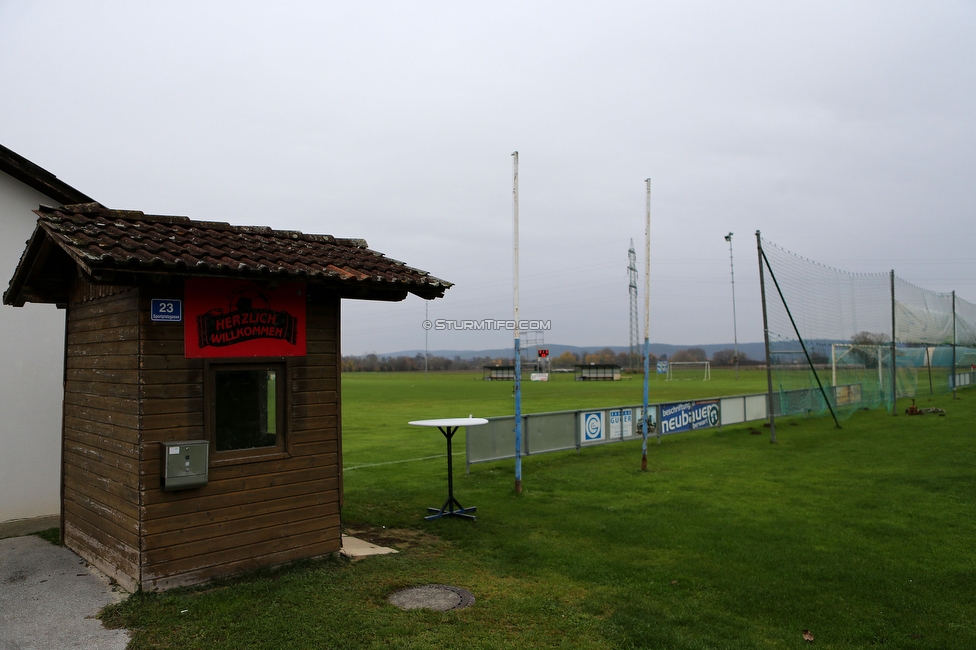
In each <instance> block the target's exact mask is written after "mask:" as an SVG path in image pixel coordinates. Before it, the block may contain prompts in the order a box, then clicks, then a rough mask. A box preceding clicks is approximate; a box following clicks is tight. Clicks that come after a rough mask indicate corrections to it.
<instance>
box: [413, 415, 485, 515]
mask: <svg viewBox="0 0 976 650" xmlns="http://www.w3.org/2000/svg"><path fill="white" fill-rule="evenodd" d="M410 424H412V425H413V426H415V427H437V428H438V429H440V431H441V433H443V434H444V437H445V438H447V501H445V502H444V505H442V506H441V507H440V508H427V512H432V513H434V514H432V515H429V516H427V517H424V519H426V520H427V521H430V520H431V519H440V518H441V517H461V518H462V519H471V520H472V521H474V520H475V519H476V517H475V516H474V515H472V514H469V513H472V512H474V511H475V510H477V508H475V507H473V506H472V507H471V508H465V507H464V506H462V505H461V504H460V503H458V500H457V499H455V498H454V466H453V464H452V459H453V456H452V454H451V438H453V437H454V434H455V433H457V430H458V429H460V428H461V427H476V426H478V425H481V424H488V420H486V419H484V418H472V417H467V418H444V419H441V420H414V421H413V422H410ZM455 506H457V508H455Z"/></svg>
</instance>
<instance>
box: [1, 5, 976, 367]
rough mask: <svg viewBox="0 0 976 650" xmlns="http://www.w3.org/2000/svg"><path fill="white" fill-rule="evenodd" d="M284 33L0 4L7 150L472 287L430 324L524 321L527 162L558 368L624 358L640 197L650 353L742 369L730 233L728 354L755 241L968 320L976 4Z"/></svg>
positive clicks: (182, 208) (160, 209)
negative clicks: (563, 351)
mask: <svg viewBox="0 0 976 650" xmlns="http://www.w3.org/2000/svg"><path fill="white" fill-rule="evenodd" d="M268 5H270V3H249V2H200V1H195V2H178V1H167V2H138V3H136V2H86V1H84V0H72V1H70V2H68V1H43V0H29V1H28V0H23V1H11V0H0V100H2V101H0V143H2V144H4V145H5V146H7V147H9V148H11V149H13V150H14V151H16V152H18V153H20V154H21V155H23V156H25V157H27V158H28V159H30V160H32V161H33V162H35V163H37V164H39V165H41V166H42V167H44V168H46V169H48V170H49V171H51V172H53V173H55V174H57V175H58V177H59V178H61V179H62V180H64V181H65V182H67V183H69V184H71V185H73V186H75V187H76V188H78V189H79V190H81V191H83V192H85V193H87V194H88V195H90V196H93V197H95V198H96V199H98V200H99V201H101V202H102V203H104V204H106V205H108V206H109V207H113V208H128V209H137V210H143V211H144V212H147V213H157V214H179V215H186V216H189V217H191V218H194V219H204V220H218V221H229V222H231V223H235V224H250V225H269V226H272V227H275V228H287V229H298V230H302V231H305V232H311V233H328V234H333V235H336V236H341V237H362V238H365V239H366V240H367V241H368V242H369V244H370V246H371V247H372V248H374V249H376V250H379V251H382V252H383V253H385V254H387V255H388V256H390V257H393V258H396V259H400V260H403V261H405V262H407V263H408V264H410V265H412V266H416V267H419V268H422V269H425V270H428V271H430V272H431V273H433V274H434V275H436V276H438V277H441V278H444V279H447V280H450V281H451V282H454V283H456V286H455V287H454V288H452V289H451V290H449V291H448V293H447V297H446V298H445V299H444V300H437V301H434V302H432V303H431V304H430V305H429V308H430V316H431V318H432V319H436V318H443V319H483V318H506V317H510V314H511V309H512V254H511V246H512V205H511V203H512V201H511V198H512V178H511V174H512V158H511V156H510V154H511V153H512V152H513V151H515V150H518V151H519V155H520V190H521V195H520V196H521V206H520V213H521V223H520V226H521V235H522V237H521V250H522V256H521V266H522V282H521V287H522V315H523V316H524V317H526V318H535V319H545V320H550V321H551V324H552V329H551V331H549V332H547V333H546V340H547V342H550V343H563V344H571V345H587V346H594V345H611V344H612V345H626V344H627V341H628V294H627V275H626V266H627V248H628V246H629V243H630V239H631V238H633V239H634V241H635V244H636V246H637V249H638V251H639V252H641V257H640V259H639V261H638V266H639V268H640V269H641V270H642V271H643V255H642V250H643V235H644V225H643V224H644V198H645V194H644V188H645V186H644V179H645V178H647V177H651V178H652V179H653V180H652V188H653V198H652V216H651V218H652V224H651V237H652V246H653V251H652V255H651V294H650V295H651V305H652V322H651V329H650V338H651V340H652V341H654V342H665V343H675V344H697V343H723V342H731V340H732V304H731V288H730V284H729V250H728V245H727V244H726V242H725V240H724V239H723V236H724V235H725V234H726V233H728V232H729V231H733V232H734V233H735V236H734V239H733V243H734V246H735V249H734V250H735V262H736V303H737V312H738V332H739V340H740V341H758V340H761V338H762V329H761V322H762V320H761V312H760V303H759V296H758V265H757V262H756V246H755V237H754V232H755V231H756V230H757V229H760V230H762V232H763V236H764V237H765V238H767V239H769V240H771V241H773V242H776V243H777V244H779V245H781V246H783V247H785V248H787V249H790V250H792V251H794V252H796V253H799V254H801V255H803V256H804V257H808V258H811V259H814V260H817V261H819V262H822V263H824V264H827V265H831V266H835V267H839V268H842V269H847V270H852V271H887V270H889V269H892V268H893V269H895V271H896V273H898V275H899V276H901V277H903V278H905V279H906V280H909V281H911V282H914V283H915V284H918V285H921V286H923V287H926V288H929V289H933V290H936V291H950V290H953V289H955V290H956V291H957V292H958V294H959V295H960V296H961V297H963V298H965V299H967V300H969V301H973V302H976V277H974V273H973V271H974V268H976V265H974V263H976V219H974V209H973V208H974V205H976V201H974V199H976V183H974V180H973V172H974V169H976V146H974V145H976V137H974V136H976V121H974V116H976V38H974V36H973V35H974V34H976V4H974V3H973V2H972V1H945V2H924V3H923V2H898V1H892V0H884V1H864V2H851V1H850V0H846V1H843V2H830V1H821V2H816V3H812V2H783V1H782V0H776V1H772V2H741V3H729V2H694V1H692V2H681V3H655V2H600V3H595V2H592V3H580V2H565V1H564V2H548V3H543V2H497V1H496V2H491V3H480V4H476V3H465V2H370V1H366V2H356V3H323V2H288V1H280V0H279V1H277V2H275V3H274V6H273V8H272V7H269V6H268ZM640 284H641V287H642V288H641V291H643V278H641V281H640ZM641 304H643V295H641ZM424 307H425V304H424V301H422V300H420V299H417V298H414V297H411V298H409V299H408V300H407V301H405V302H403V303H393V304H384V303H379V304H374V303H360V302H357V303H353V302H346V303H345V304H344V314H343V352H344V353H345V354H361V353H364V352H370V351H374V352H379V353H383V352H390V351H394V350H403V349H411V348H421V349H422V348H423V346H424V330H423V329H422V326H421V322H422V321H423V319H424ZM641 323H642V325H641V327H642V328H643V319H642V320H641ZM510 341H511V334H510V333H507V332H456V333H449V332H431V333H430V341H429V345H430V348H431V349H437V348H461V349H483V348H492V347H503V346H506V345H508V344H509V343H510Z"/></svg>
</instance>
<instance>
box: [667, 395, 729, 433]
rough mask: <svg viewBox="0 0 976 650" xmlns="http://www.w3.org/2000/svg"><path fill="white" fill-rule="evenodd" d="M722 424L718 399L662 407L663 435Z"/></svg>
mask: <svg viewBox="0 0 976 650" xmlns="http://www.w3.org/2000/svg"><path fill="white" fill-rule="evenodd" d="M720 422H721V418H720V417H719V400H717V399H710V400H702V401H698V402H678V403H674V404H662V405H661V433H662V434H665V433H677V432H679V431H695V430H697V429H706V428H708V427H717V426H718V425H719V423H720Z"/></svg>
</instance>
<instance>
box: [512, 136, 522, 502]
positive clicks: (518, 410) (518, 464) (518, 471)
mask: <svg viewBox="0 0 976 650" xmlns="http://www.w3.org/2000/svg"><path fill="white" fill-rule="evenodd" d="M512 159H513V161H514V163H513V164H514V167H513V173H512V206H513V208H512V212H513V216H514V221H515V250H514V255H513V257H514V260H515V268H514V273H513V275H514V278H515V494H522V348H521V341H520V340H519V339H520V334H521V332H520V330H519V230H518V221H519V210H518V205H519V204H518V202H519V198H518V151H515V152H513V153H512Z"/></svg>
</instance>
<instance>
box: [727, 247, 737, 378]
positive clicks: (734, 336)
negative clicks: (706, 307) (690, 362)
mask: <svg viewBox="0 0 976 650" xmlns="http://www.w3.org/2000/svg"><path fill="white" fill-rule="evenodd" d="M725 241H727V242H729V269H730V270H731V272H732V339H733V341H734V345H735V356H734V357H733V358H732V361H733V363H735V378H736V379H738V378H739V328H738V327H737V325H736V321H735V263H734V262H733V261H732V233H731V232H730V233H729V234H727V235H726V236H725Z"/></svg>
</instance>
